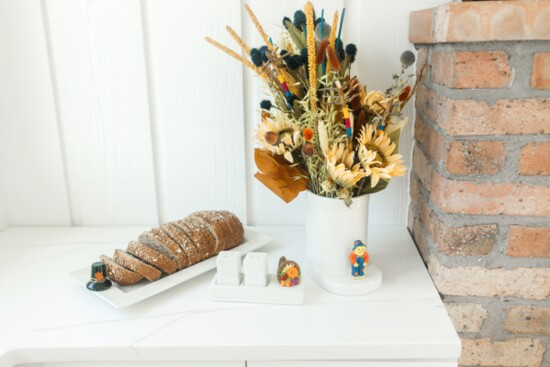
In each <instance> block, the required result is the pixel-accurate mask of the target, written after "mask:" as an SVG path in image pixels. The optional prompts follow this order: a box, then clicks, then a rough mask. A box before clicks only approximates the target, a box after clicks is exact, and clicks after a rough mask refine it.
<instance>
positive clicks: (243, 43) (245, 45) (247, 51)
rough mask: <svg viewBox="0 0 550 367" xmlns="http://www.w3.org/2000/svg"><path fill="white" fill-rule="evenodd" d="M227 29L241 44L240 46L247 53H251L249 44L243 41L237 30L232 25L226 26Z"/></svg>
mask: <svg viewBox="0 0 550 367" xmlns="http://www.w3.org/2000/svg"><path fill="white" fill-rule="evenodd" d="M225 29H226V30H227V32H229V34H230V35H231V37H233V39H234V40H235V42H237V43H238V44H239V46H241V48H242V49H243V51H244V52H245V53H246V54H247V55H250V47H248V45H247V44H246V43H245V42H244V41H243V39H242V38H241V37H240V36H239V35H238V34H237V32H235V31H234V30H233V28H231V27H230V26H226V27H225Z"/></svg>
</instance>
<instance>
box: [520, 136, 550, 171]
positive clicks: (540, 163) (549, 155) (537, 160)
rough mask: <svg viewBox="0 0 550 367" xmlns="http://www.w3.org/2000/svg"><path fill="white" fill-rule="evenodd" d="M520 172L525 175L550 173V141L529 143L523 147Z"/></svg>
mask: <svg viewBox="0 0 550 367" xmlns="http://www.w3.org/2000/svg"><path fill="white" fill-rule="evenodd" d="M519 173H520V174H522V175H524V176H548V175H550V143H529V144H527V145H525V146H524V147H523V148H521V153H520V157H519Z"/></svg>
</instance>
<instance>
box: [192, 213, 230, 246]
mask: <svg viewBox="0 0 550 367" xmlns="http://www.w3.org/2000/svg"><path fill="white" fill-rule="evenodd" d="M218 213H219V212H216V211H213V210H205V211H200V212H195V213H193V214H191V215H190V216H189V217H191V218H197V219H198V220H201V221H202V222H204V223H206V224H207V228H208V229H209V230H210V232H211V233H212V236H214V238H215V239H216V247H215V249H214V253H216V254H217V253H219V252H220V251H223V250H225V249H226V248H229V247H230V243H231V239H230V236H231V228H230V225H229V222H228V221H226V220H225V218H224V217H223V216H221V215H219V214H218Z"/></svg>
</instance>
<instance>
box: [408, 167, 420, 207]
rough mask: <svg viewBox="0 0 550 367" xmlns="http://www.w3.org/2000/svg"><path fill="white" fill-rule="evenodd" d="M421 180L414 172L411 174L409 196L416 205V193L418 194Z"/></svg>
mask: <svg viewBox="0 0 550 367" xmlns="http://www.w3.org/2000/svg"><path fill="white" fill-rule="evenodd" d="M420 186H421V182H420V180H419V179H418V177H417V176H416V175H414V174H411V186H410V189H409V194H410V196H411V203H413V204H414V205H415V206H418V195H419V194H420Z"/></svg>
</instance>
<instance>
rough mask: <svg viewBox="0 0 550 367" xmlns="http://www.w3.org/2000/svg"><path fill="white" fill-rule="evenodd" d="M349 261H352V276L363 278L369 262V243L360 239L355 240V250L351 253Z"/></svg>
mask: <svg viewBox="0 0 550 367" xmlns="http://www.w3.org/2000/svg"><path fill="white" fill-rule="evenodd" d="M349 261H350V262H351V276H353V278H355V279H361V278H364V277H365V267H366V266H367V263H368V262H369V254H367V245H365V244H364V243H363V242H361V241H360V240H357V241H355V244H354V245H353V250H352V251H351V253H350V254H349Z"/></svg>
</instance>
